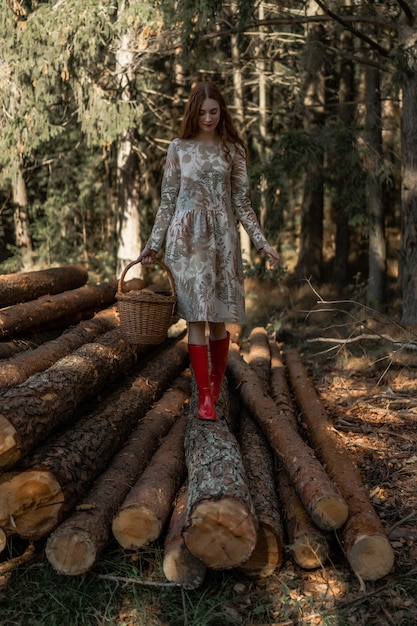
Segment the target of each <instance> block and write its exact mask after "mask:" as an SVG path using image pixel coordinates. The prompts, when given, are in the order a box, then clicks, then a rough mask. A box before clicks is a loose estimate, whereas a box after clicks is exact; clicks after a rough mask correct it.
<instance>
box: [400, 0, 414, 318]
mask: <svg viewBox="0 0 417 626" xmlns="http://www.w3.org/2000/svg"><path fill="white" fill-rule="evenodd" d="M398 4H399V5H400V7H401V9H402V14H401V17H400V20H399V23H398V27H399V40H400V45H401V51H402V67H401V68H400V69H401V73H402V79H403V80H402V96H403V106H402V124H401V152H402V157H401V159H402V182H401V200H402V230H401V262H402V269H401V275H402V296H403V312H402V320H403V322H404V323H405V324H417V107H416V102H417V28H416V23H417V1H416V0H408V1H398Z"/></svg>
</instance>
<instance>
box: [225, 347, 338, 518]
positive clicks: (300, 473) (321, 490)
mask: <svg viewBox="0 0 417 626" xmlns="http://www.w3.org/2000/svg"><path fill="white" fill-rule="evenodd" d="M229 371H230V372H231V374H232V376H233V379H234V380H235V383H236V385H237V386H239V390H240V394H241V396H242V398H243V401H244V402H245V404H246V406H247V408H248V409H249V411H250V412H251V413H252V415H253V416H254V417H255V418H256V421H257V422H258V424H259V426H260V427H261V429H262V431H263V432H264V434H265V435H266V437H267V439H268V441H269V444H270V445H271V447H272V450H273V451H274V453H275V454H276V455H277V456H278V459H279V460H280V461H281V463H282V465H283V466H284V468H285V469H286V470H287V472H288V474H289V476H290V478H291V480H292V482H293V483H294V486H295V488H296V489H297V492H298V494H299V496H300V498H301V500H302V502H303V504H304V506H305V507H306V508H307V510H308V512H309V514H310V515H311V517H312V519H313V520H314V522H315V523H316V524H317V526H319V527H320V528H323V529H324V530H329V529H334V528H338V527H340V526H341V525H342V524H343V523H344V522H345V521H346V519H347V514H348V509H347V505H346V502H345V501H344V500H343V498H342V496H341V495H340V493H339V490H338V489H337V488H336V486H335V485H334V484H333V483H332V482H331V480H330V479H329V477H328V476H327V474H326V472H325V471H324V469H323V467H322V466H321V464H320V463H319V461H318V460H317V458H316V457H315V455H314V452H313V450H312V449H311V448H309V446H307V444H306V443H304V441H303V440H302V439H301V437H300V436H299V435H298V434H297V433H296V432H295V430H294V428H293V425H292V423H291V421H290V420H289V419H288V418H287V416H286V415H285V413H283V412H281V411H279V410H278V409H277V407H276V406H275V403H274V401H273V400H272V398H271V397H270V396H268V395H266V394H264V393H263V392H262V391H261V388H262V384H261V381H260V380H259V377H258V376H256V374H255V373H254V372H252V371H251V369H250V366H249V365H247V364H246V363H244V361H243V359H242V358H241V357H240V355H239V353H238V351H237V350H236V348H234V347H233V345H232V346H231V350H230V352H229Z"/></svg>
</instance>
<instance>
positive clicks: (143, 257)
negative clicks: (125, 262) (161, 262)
mask: <svg viewBox="0 0 417 626" xmlns="http://www.w3.org/2000/svg"><path fill="white" fill-rule="evenodd" d="M155 257H156V252H155V250H151V249H150V248H144V249H143V250H142V252H141V253H140V255H139V256H138V258H137V259H136V260H137V262H138V263H143V264H144V265H152V264H153V263H155Z"/></svg>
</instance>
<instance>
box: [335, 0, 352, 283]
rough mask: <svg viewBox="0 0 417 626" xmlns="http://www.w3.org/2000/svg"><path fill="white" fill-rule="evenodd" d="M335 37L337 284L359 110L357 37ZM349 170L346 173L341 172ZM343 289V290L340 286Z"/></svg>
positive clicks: (343, 268) (343, 267)
mask: <svg viewBox="0 0 417 626" xmlns="http://www.w3.org/2000/svg"><path fill="white" fill-rule="evenodd" d="M351 5H352V0H349V1H348V2H346V6H347V7H349V10H351ZM334 36H335V37H337V38H338V39H339V44H340V47H341V50H342V55H341V60H340V69H339V84H338V95H339V101H338V104H337V113H338V122H339V124H340V126H341V129H342V130H343V135H342V136H341V138H340V139H339V141H338V145H337V146H336V147H335V150H334V154H333V155H332V157H333V159H336V170H337V172H338V180H337V193H335V194H334V198H333V214H334V220H335V224H336V234H335V256H334V263H333V281H334V283H335V284H336V285H340V287H341V286H342V285H345V284H346V280H347V277H348V260H349V250H350V225H349V204H348V199H349V198H351V193H352V184H354V182H355V174H356V168H355V165H354V164H352V158H351V153H352V132H351V129H352V128H354V118H355V112H356V106H355V102H356V93H355V87H356V82H355V76H356V74H355V65H354V62H353V54H354V36H353V33H351V32H350V31H349V30H347V29H345V30H343V31H342V32H339V31H336V32H335V35H334ZM342 172H343V173H344V172H346V175H345V176H344V175H342ZM340 291H341V289H340Z"/></svg>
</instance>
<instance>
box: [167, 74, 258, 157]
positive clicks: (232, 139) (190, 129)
mask: <svg viewBox="0 0 417 626" xmlns="http://www.w3.org/2000/svg"><path fill="white" fill-rule="evenodd" d="M208 99H210V100H216V102H217V103H218V104H219V107H220V120H219V123H218V125H217V128H216V132H217V134H218V135H219V137H220V140H221V142H222V145H223V148H224V152H225V155H226V158H227V159H229V158H230V149H229V147H228V143H233V144H238V145H239V146H240V147H241V148H242V150H243V152H244V154H245V156H246V154H247V150H246V146H245V144H244V142H243V141H242V139H241V138H240V137H239V134H238V132H237V130H236V128H235V126H234V124H233V120H232V118H231V117H230V113H229V111H228V110H227V106H226V102H225V100H224V98H223V96H222V94H221V92H220V90H219V88H218V87H217V86H216V85H214V83H211V82H208V81H204V82H201V83H197V85H195V87H194V88H193V89H192V91H191V93H190V97H189V98H188V102H187V104H186V107H185V111H184V117H183V120H182V123H181V128H180V133H179V137H180V139H193V138H194V137H196V136H197V135H198V132H199V127H198V116H199V114H200V109H201V107H202V105H203V102H204V100H208Z"/></svg>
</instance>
